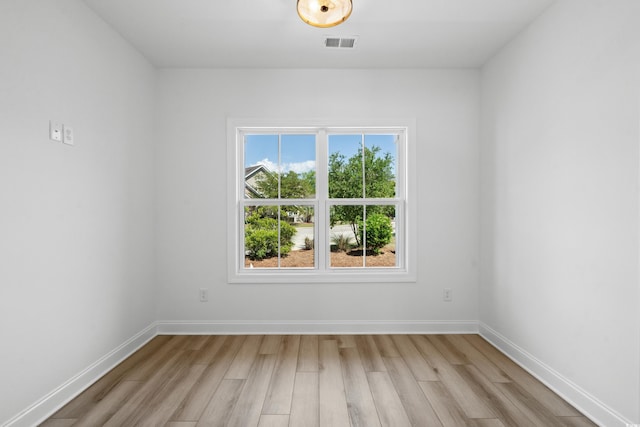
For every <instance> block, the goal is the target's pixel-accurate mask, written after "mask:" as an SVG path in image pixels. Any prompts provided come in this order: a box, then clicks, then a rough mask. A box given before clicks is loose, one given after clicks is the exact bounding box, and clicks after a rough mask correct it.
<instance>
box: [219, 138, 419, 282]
mask: <svg viewBox="0 0 640 427" xmlns="http://www.w3.org/2000/svg"><path fill="white" fill-rule="evenodd" d="M232 130H233V141H234V144H235V146H236V149H235V153H236V156H235V158H237V159H238V162H237V163H236V164H238V166H240V164H242V166H244V168H243V169H248V168H250V167H252V166H256V165H257V164H258V163H259V164H260V165H261V166H267V168H269V166H270V168H269V169H271V168H273V169H274V170H275V174H276V175H275V178H272V181H274V182H275V184H274V183H271V184H270V185H271V188H272V189H273V188H275V189H276V190H271V191H270V192H269V193H268V194H266V193H264V194H262V195H260V196H258V197H257V196H256V195H255V194H252V195H251V197H249V196H247V192H246V189H241V188H240V187H241V186H238V187H237V188H238V191H237V194H238V196H239V198H237V199H236V203H238V202H240V204H239V206H240V208H241V209H240V210H237V211H236V212H240V211H242V213H241V214H239V217H238V218H239V221H240V224H244V222H245V218H244V217H245V215H246V210H244V208H246V207H249V206H269V207H270V208H271V209H272V213H270V214H269V215H271V217H273V218H274V219H275V220H276V221H279V223H280V224H282V223H291V222H292V217H293V216H295V219H294V220H295V221H299V222H300V223H302V224H304V226H305V227H304V231H305V236H304V237H307V239H306V243H307V244H306V245H305V239H303V238H300V236H298V238H297V239H294V242H293V243H292V245H291V247H290V248H285V247H284V244H285V243H284V242H283V241H281V240H280V237H282V231H281V230H280V228H279V227H275V228H276V229H277V232H278V239H277V240H276V241H277V242H279V243H277V244H278V245H280V247H279V248H278V250H277V252H278V255H277V257H272V258H275V259H270V264H269V266H264V263H260V262H252V260H251V259H248V258H247V248H246V247H245V246H246V244H245V243H246V242H245V228H244V227H239V228H236V230H239V231H238V232H237V233H238V234H237V235H238V240H237V242H236V245H235V247H236V249H235V251H237V252H235V253H237V254H238V256H237V258H236V263H235V265H236V266H235V267H233V268H230V281H236V282H243V281H249V282H256V281H264V282H273V281H282V282H287V281H294V282H300V281H301V282H304V281H312V282H318V281H325V280H331V281H333V279H338V280H339V278H340V277H342V276H344V277H345V278H349V279H348V280H355V281H364V280H367V281H384V280H395V281H413V280H415V275H414V273H413V272H410V271H409V265H408V261H409V259H410V258H409V256H408V255H409V254H408V253H407V248H408V247H409V244H408V243H409V240H410V239H407V237H406V229H407V224H408V212H407V209H406V206H407V205H406V202H407V188H406V182H407V181H406V176H407V163H408V162H407V159H408V158H407V144H408V141H407V128H406V127H398V128H384V129H383V128H366V127H363V128H301V127H296V128H285V127H283V128H274V127H268V128H267V127H265V128H260V127H245V126H237V127H234V128H233V129H232ZM303 136H304V138H307V141H311V142H308V145H307V149H306V151H307V153H312V152H313V154H310V155H307V156H306V157H304V156H303V157H300V156H299V155H297V154H296V150H298V151H299V150H300V147H298V146H297V145H298V144H300V142H299V141H300V140H302V139H304V138H301V137H303ZM259 141H262V143H264V144H265V145H264V146H261V147H257V146H256V144H257V143H258V142H259ZM310 147H313V148H314V149H315V150H314V149H311V148H310ZM265 153H266V155H264V154H265ZM355 154H357V156H358V158H357V159H355V160H354V159H352V157H354V155H355ZM332 155H342V156H343V157H344V158H343V161H345V163H346V162H348V161H351V163H354V164H356V165H357V166H358V167H359V170H360V171H361V172H360V174H359V176H357V177H356V178H357V179H356V181H354V183H353V184H352V186H353V187H354V188H356V189H357V191H356V192H355V193H354V192H351V193H338V192H337V191H336V190H335V188H336V186H335V184H337V183H339V182H338V181H336V180H334V179H333V178H330V175H331V173H332V172H331V171H332V169H331V167H332V162H331V156H332ZM258 158H259V159H258ZM256 159H258V160H259V162H258V161H257V160H256ZM252 161H253V163H252ZM372 162H373V163H372ZM380 162H383V163H386V165H387V168H386V170H384V171H383V172H385V173H386V175H384V174H383V175H384V176H386V178H385V182H384V183H381V182H380V179H376V176H380V174H379V173H378V172H379V170H378V169H377V168H376V163H380ZM303 163H304V164H305V165H306V169H305V168H301V166H303ZM351 166H353V165H351ZM334 169H335V168H334ZM290 172H295V173H296V174H299V173H302V172H306V173H309V176H308V178H309V180H308V181H309V182H311V183H312V185H311V188H312V190H311V191H309V190H307V191H304V192H302V193H300V192H295V191H292V188H295V186H292V185H291V183H290V182H288V181H293V182H295V181H296V179H295V177H292V176H287V174H289V173H290ZM238 175H239V174H238ZM354 175H357V174H354ZM298 178H299V176H298ZM242 181H244V183H245V187H246V184H251V183H249V182H248V181H247V180H246V179H243V180H242ZM242 181H240V182H242ZM236 182H238V181H236ZM358 182H359V183H360V184H359V185H358ZM253 184H256V183H255V181H253ZM341 184H342V185H344V182H342V183H341ZM381 184H385V185H381ZM255 187H256V188H257V189H259V190H262V191H264V190H265V189H266V188H267V187H268V186H267V185H265V184H262V185H256V186H255ZM258 187H259V188H258ZM266 195H268V196H269V197H266ZM236 206H238V205H236ZM346 208H348V209H354V208H355V209H357V210H359V211H360V212H361V215H359V216H358V218H355V219H354V217H351V219H350V220H349V221H348V222H346V221H345V220H344V216H343V217H341V219H340V220H338V219H337V217H336V212H337V211H340V209H342V210H343V211H344V210H345V209H346ZM276 211H277V215H276V213H275V212H276ZM376 215H378V216H380V215H384V216H385V217H386V218H387V221H386V224H385V225H384V227H382V228H383V229H384V230H388V229H389V228H391V234H392V239H391V240H390V241H389V242H388V243H387V244H385V245H383V246H382V248H381V247H380V243H379V236H378V235H376V234H375V233H374V234H370V235H367V233H368V231H367V227H378V226H376V225H370V226H368V225H367V221H368V220H369V221H371V218H370V217H371V216H374V217H375V216H376ZM298 218H304V220H301V219H298ZM373 219H374V220H375V218H373ZM378 222H379V221H378ZM374 223H375V221H374ZM354 225H355V230H354V229H353V228H352V227H353V226H354ZM245 226H246V224H245ZM378 228H380V227H378ZM348 229H351V233H350V236H349V237H350V238H351V239H352V240H353V241H355V242H359V243H360V245H359V246H360V247H359V248H351V249H352V251H351V252H352V253H350V254H349V259H350V262H349V263H348V264H345V263H344V262H342V263H340V262H336V261H335V258H336V253H335V245H334V244H333V243H332V239H333V238H334V237H335V236H336V234H338V233H339V232H340V231H341V230H348ZM297 230H302V228H297ZM297 230H296V234H298V232H297ZM374 231H379V230H377V229H376V230H374ZM384 233H386V231H385V232H384ZM384 233H383V235H384ZM378 234H379V233H378ZM371 242H374V243H375V245H370V243H371ZM233 247H234V245H233V244H232V242H231V243H230V249H232V248H233ZM332 249H334V251H332ZM287 250H289V252H288V253H287ZM293 250H295V251H297V254H300V253H302V251H305V252H307V251H309V252H307V255H310V256H308V257H307V258H306V261H304V262H303V261H297V263H296V264H291V262H290V261H291V257H290V256H289V255H290V254H291V251H293ZM374 251H381V252H384V253H385V255H387V256H388V258H387V259H386V260H385V262H384V263H380V262H379V261H380V260H381V259H382V257H379V256H378V254H377V253H375V252H374ZM243 260H244V261H243ZM354 260H356V261H355V262H354ZM367 272H369V273H375V276H369V275H368V274H367ZM409 273H410V274H409ZM287 277H289V278H290V279H291V280H288V279H287ZM323 277H324V279H323ZM365 277H366V279H365ZM383 277H389V279H383Z"/></svg>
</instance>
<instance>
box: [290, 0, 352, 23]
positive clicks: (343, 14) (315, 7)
mask: <svg viewBox="0 0 640 427" xmlns="http://www.w3.org/2000/svg"><path fill="white" fill-rule="evenodd" d="M352 9H353V5H352V3H351V0H298V15H300V18H301V19H302V20H303V21H304V22H306V23H307V24H309V25H313V26H314V27H320V28H327V27H333V26H335V25H338V24H340V23H342V22H344V21H346V20H347V18H348V17H349V15H351V10H352Z"/></svg>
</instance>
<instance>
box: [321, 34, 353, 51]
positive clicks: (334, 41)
mask: <svg viewBox="0 0 640 427" xmlns="http://www.w3.org/2000/svg"><path fill="white" fill-rule="evenodd" d="M357 41H358V37H356V36H352V37H329V36H327V37H325V38H324V45H325V47H332V48H345V49H352V48H354V47H356V42H357Z"/></svg>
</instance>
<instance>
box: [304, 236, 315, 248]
mask: <svg viewBox="0 0 640 427" xmlns="http://www.w3.org/2000/svg"><path fill="white" fill-rule="evenodd" d="M304 248H305V249H306V250H308V251H310V250H311V249H313V238H312V237H309V236H307V237H305V238H304Z"/></svg>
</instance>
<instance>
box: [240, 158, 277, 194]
mask: <svg viewBox="0 0 640 427" xmlns="http://www.w3.org/2000/svg"><path fill="white" fill-rule="evenodd" d="M271 173H272V172H271V171H270V170H269V169H268V168H267V167H266V166H264V165H254V166H249V167H246V168H244V196H245V197H246V198H248V199H257V198H262V197H264V196H263V195H262V194H261V193H260V191H259V190H258V188H257V184H258V182H259V181H260V180H262V179H264V177H265V175H267V174H271Z"/></svg>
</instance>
